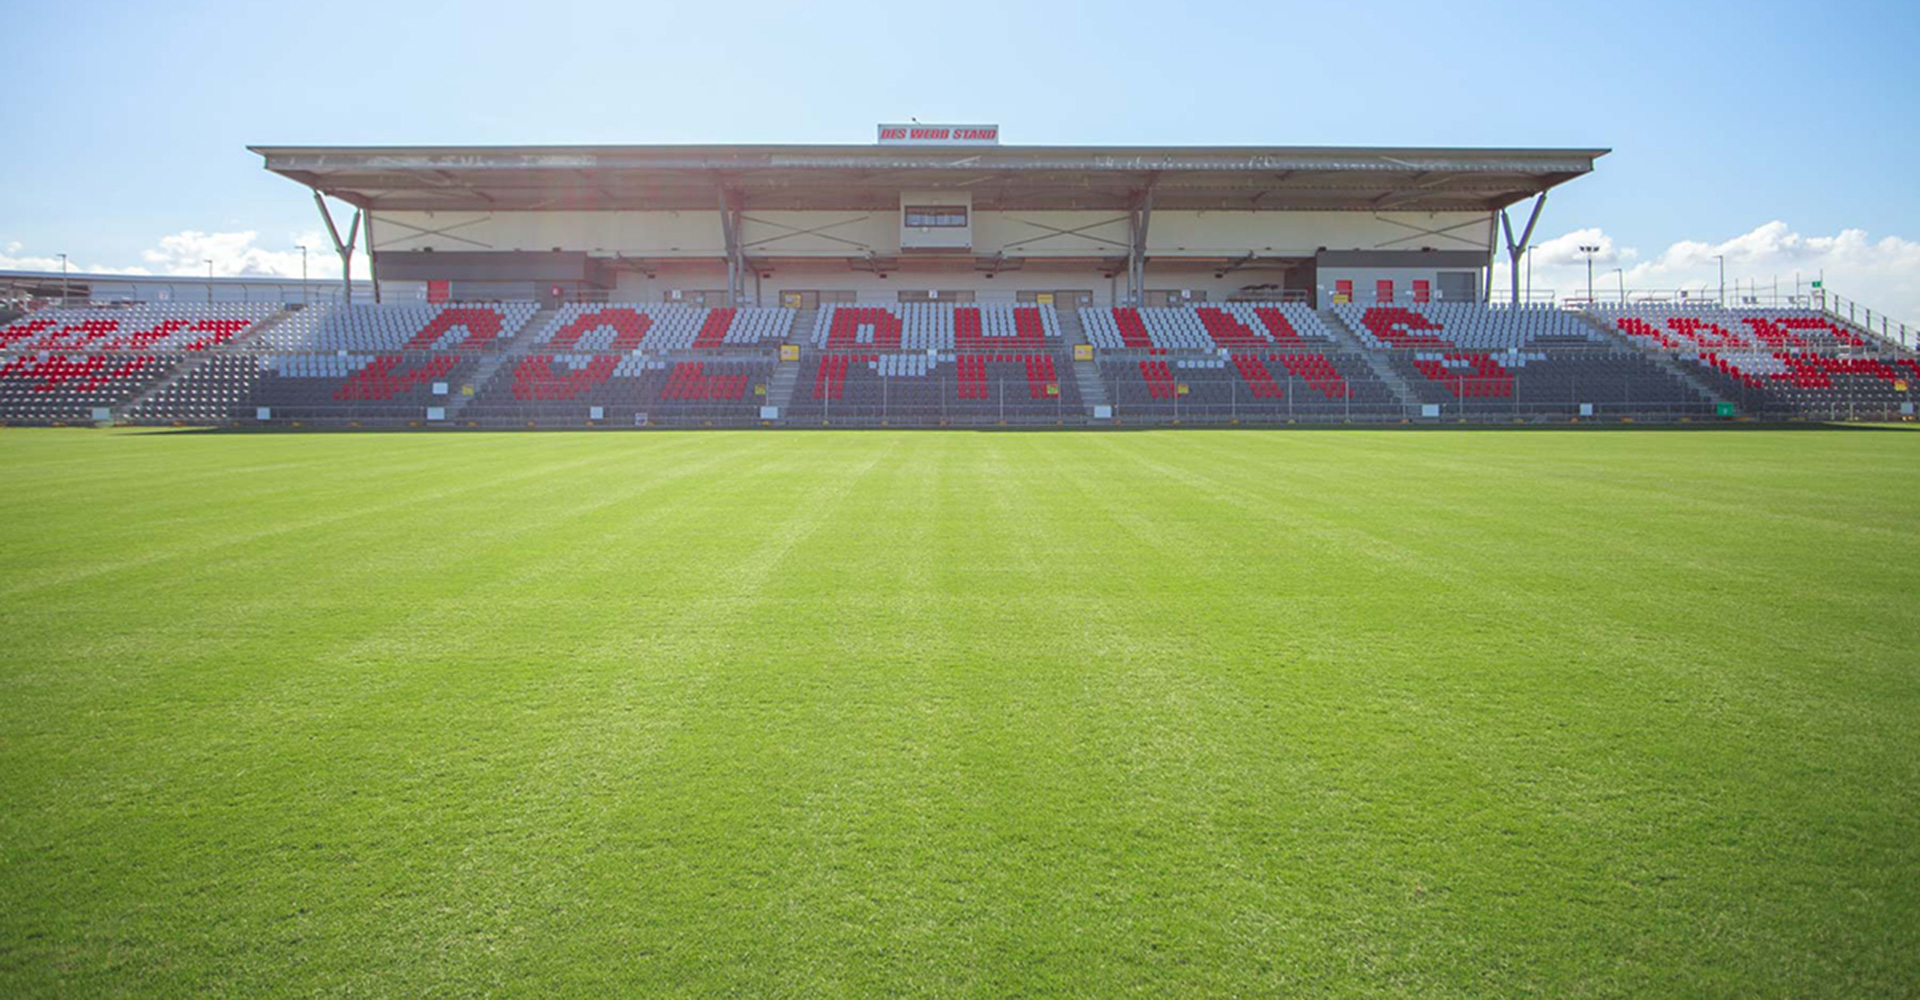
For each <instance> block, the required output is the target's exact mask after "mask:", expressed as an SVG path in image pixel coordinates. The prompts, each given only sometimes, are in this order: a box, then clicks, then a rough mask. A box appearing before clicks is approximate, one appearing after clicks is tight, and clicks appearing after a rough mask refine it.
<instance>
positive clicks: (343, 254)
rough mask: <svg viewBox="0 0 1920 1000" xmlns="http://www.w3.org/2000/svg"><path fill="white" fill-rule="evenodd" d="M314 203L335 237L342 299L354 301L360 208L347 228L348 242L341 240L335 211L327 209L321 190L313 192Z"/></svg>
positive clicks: (321, 218) (347, 301)
mask: <svg viewBox="0 0 1920 1000" xmlns="http://www.w3.org/2000/svg"><path fill="white" fill-rule="evenodd" d="M313 203H314V205H316V206H318V207H319V209H320V221H322V222H324V223H326V224H327V235H328V236H330V237H332V238H333V251H334V252H335V253H337V254H339V255H340V301H341V302H342V303H345V304H348V305H351V304H352V303H353V244H354V243H355V241H357V240H358V239H359V238H360V210H359V209H357V208H356V209H354V210H353V224H352V225H351V226H349V227H348V229H347V239H346V242H344V243H343V242H341V241H340V228H339V227H338V226H335V225H334V224H333V213H332V212H330V211H328V210H327V200H326V199H325V198H323V197H321V195H320V192H319V191H315V192H314V193H313Z"/></svg>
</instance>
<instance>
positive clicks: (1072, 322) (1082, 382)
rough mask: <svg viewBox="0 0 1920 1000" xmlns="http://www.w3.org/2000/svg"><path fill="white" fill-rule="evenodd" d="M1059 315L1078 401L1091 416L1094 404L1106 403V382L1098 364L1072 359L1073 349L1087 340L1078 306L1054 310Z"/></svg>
mask: <svg viewBox="0 0 1920 1000" xmlns="http://www.w3.org/2000/svg"><path fill="white" fill-rule="evenodd" d="M1056 314H1057V315H1058V316H1059V317H1060V338H1061V340H1063V341H1064V342H1065V343H1066V348H1067V355H1066V356H1067V364H1069V365H1071V366H1073V381H1074V383H1075V384H1076V385H1078V386H1079V388H1080V403H1081V405H1083V406H1085V407H1086V408H1087V414H1086V415H1087V417H1088V418H1089V419H1091V418H1092V416H1093V410H1094V407H1096V406H1106V405H1107V383H1106V380H1104V379H1102V378H1101V377H1100V365H1099V364H1098V363H1096V362H1092V361H1074V360H1072V358H1073V349H1074V348H1075V347H1077V346H1079V345H1081V344H1084V343H1086V342H1087V328H1086V327H1085V326H1083V325H1081V323H1080V310H1079V309H1078V308H1072V309H1060V310H1057V311H1056Z"/></svg>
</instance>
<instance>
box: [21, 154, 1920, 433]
mask: <svg viewBox="0 0 1920 1000" xmlns="http://www.w3.org/2000/svg"><path fill="white" fill-rule="evenodd" d="M936 131H938V130H936ZM944 134H945V135H946V136H947V137H948V138H947V139H945V140H926V139H920V138H916V136H917V135H918V131H909V130H904V129H891V130H890V129H889V128H886V127H883V128H882V129H881V133H880V138H881V141H879V142H877V143H876V144H874V145H870V146H826V145H823V146H630V147H523V148H498V147H487V148H481V147H423V148H411V147H409V148H360V147H344V148H343V147H259V148H256V149H255V150H254V151H255V152H256V153H258V154H259V155H260V156H261V157H262V158H263V160H264V164H265V167H266V169H268V170H270V171H272V172H274V173H276V174H279V175H281V176H284V177H286V178H288V179H290V180H293V181H295V182H296V183H298V184H300V185H303V186H305V187H307V188H309V189H311V195H312V197H313V199H314V201H315V204H316V205H317V206H318V209H319V212H320V214H321V217H322V219H323V221H324V223H325V225H326V227H327V230H328V232H329V233H331V235H332V239H333V241H334V247H333V249H334V250H335V251H336V252H337V253H338V254H339V256H340V258H341V260H342V263H343V268H342V270H343V272H344V274H343V277H342V279H341V281H340V282H337V283H325V284H322V283H317V282H307V281H285V280H279V279H211V278H209V279H207V280H205V281H195V280H192V279H184V278H147V277H130V276H124V275H74V276H64V275H63V276H60V281H59V283H58V286H57V292H56V289H55V284H54V280H53V279H54V276H52V275H45V274H32V273H24V272H9V273H6V274H0V287H3V288H5V289H7V294H8V302H9V303H12V304H13V305H14V306H15V309H14V314H13V315H11V316H9V317H6V318H7V319H8V322H7V323H6V324H5V326H4V327H0V422H5V423H16V424H19V423H27V424H31V423H132V424H159V425H172V424H186V425H295V424H297V425H302V426H307V425H312V426H327V425H355V426H421V427H428V426H441V427H524V426H534V427H582V426H604V427H635V426H672V427H708V426H713V427H720V426H737V427H751V426H784V427H808V426H882V425H884V426H1075V427H1080V426H1093V427H1100V426H1141V425H1161V424H1242V425H1262V424H1265V425H1272V424H1280V425H1284V424H1294V423H1396V424H1397V423H1409V422H1412V423H1418V422H1456V421H1487V422H1514V421H1518V422H1569V421H1623V420H1634V421H1655V422H1657V421H1697V420H1728V419H1764V420H1780V419H1785V420H1792V419H1821V420H1828V419H1874V420H1885V419H1892V420H1901V419H1912V416H1913V412H1914V411H1913V397H1912V394H1911V388H1910V387H1911V386H1913V385H1914V384H1915V382H1916V381H1917V380H1920V360H1916V356H1915V354H1914V353H1913V351H1912V349H1911V339H1912V338H1911V335H1910V331H1908V330H1907V328H1905V327H1904V326H1899V327H1895V326H1893V325H1892V324H1890V323H1889V322H1888V321H1887V320H1886V319H1885V318H1884V316H1882V317H1880V318H1879V320H1878V322H1877V323H1876V321H1875V316H1874V314H1872V313H1870V312H1869V313H1866V314H1864V315H1862V314H1861V312H1860V311H1859V310H1858V308H1857V307H1854V306H1852V305H1850V304H1845V303H1843V302H1842V300H1838V299H1832V298H1829V297H1828V296H1827V295H1826V293H1825V292H1824V291H1816V292H1814V293H1813V294H1811V295H1799V294H1796V295H1795V296H1793V297H1791V298H1789V299H1786V300H1784V301H1773V302H1768V303H1765V304H1755V303H1747V302H1743V303H1740V304H1732V303H1728V302H1725V301H1719V300H1712V299H1707V300H1702V299H1697V298H1696V299H1685V298H1677V297H1668V298H1659V299H1657V300H1641V301H1636V300H1634V298H1633V297H1631V296H1629V295H1627V294H1626V293H1625V292H1624V291H1623V293H1622V295H1621V299H1620V301H1618V302H1612V303H1601V302H1598V301H1594V300H1593V299H1592V297H1591V296H1589V297H1585V298H1572V299H1558V300H1555V299H1551V298H1543V299H1537V300H1536V299H1534V298H1532V297H1529V296H1523V295H1522V294H1521V292H1520V289H1519V287H1518V285H1517V278H1516V283H1515V284H1513V285H1512V286H1511V287H1509V288H1507V289H1504V290H1503V289H1495V288H1493V287H1491V282H1490V278H1491V276H1492V273H1493V263H1494V261H1495V260H1496V258H1497V257H1498V256H1499V255H1501V254H1503V253H1504V254H1505V255H1506V256H1507V257H1508V259H1509V260H1512V261H1518V260H1520V259H1521V258H1522V256H1523V255H1524V254H1525V252H1526V250H1527V247H1528V245H1529V243H1530V241H1531V239H1532V234H1533V232H1534V229H1535V226H1536V224H1537V223H1538V221H1539V219H1540V217H1541V214H1542V211H1543V209H1544V206H1545V203H1546V200H1547V195H1548V192H1549V191H1551V190H1552V189H1553V188H1555V187H1556V186H1558V185H1560V184H1564V183H1567V182H1569V181H1572V180H1575V179H1577V178H1580V177H1582V176H1584V175H1586V174H1588V173H1590V172H1592V170H1593V169H1594V166H1595V163H1596V161H1597V160H1599V159H1600V158H1601V157H1602V156H1604V155H1605V153H1606V151H1605V150H1601V149H1577V150H1574V149H1377V148H1338V149H1336V148H1260V149H1250V148H1210V147H1151V148H1146V147H1111V148H1093V147H1039V146H1001V145H999V144H998V143H997V134H998V133H997V129H993V128H992V127H987V126H980V127H969V128H954V129H951V130H945V132H944ZM328 199H332V201H333V202H334V203H335V204H344V205H346V206H348V207H349V208H350V209H351V211H352V217H351V218H350V219H338V218H336V217H335V213H334V211H333V208H332V207H330V205H329V202H328ZM343 222H344V225H343V224H342V223H343ZM362 240H364V249H365V251H366V253H364V254H356V250H358V249H360V247H359V242H360V241H362ZM360 256H364V257H365V259H367V260H368V261H370V268H369V270H370V272H371V273H369V274H368V275H366V276H365V278H364V279H362V280H360V281H357V282H356V281H355V279H354V275H353V271H352V264H353V262H354V260H355V259H356V258H357V257H360ZM1514 274H1515V275H1517V269H1514Z"/></svg>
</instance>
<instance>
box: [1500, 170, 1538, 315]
mask: <svg viewBox="0 0 1920 1000" xmlns="http://www.w3.org/2000/svg"><path fill="white" fill-rule="evenodd" d="M1546 204H1547V193H1546V192H1545V191H1542V192H1540V196H1539V197H1538V198H1535V199H1534V200H1533V212H1532V213H1531V214H1529V215H1528V216H1527V226H1526V228H1525V229H1523V230H1521V231H1520V241H1519V242H1518V243H1516V242H1514V239H1513V220H1512V219H1510V218H1508V217H1507V210H1506V209H1504V208H1503V209H1501V210H1500V226H1501V228H1502V229H1503V230H1505V232H1506V237H1507V260H1508V262H1509V266H1508V270H1507V277H1508V278H1509V279H1511V283H1512V285H1513V301H1514V302H1515V303H1518V302H1519V301H1520V258H1522V257H1524V256H1526V254H1527V246H1528V245H1529V244H1531V243H1532V242H1533V227H1534V226H1536V225H1538V224H1539V222H1540V209H1542V208H1544V207H1545V206H1546Z"/></svg>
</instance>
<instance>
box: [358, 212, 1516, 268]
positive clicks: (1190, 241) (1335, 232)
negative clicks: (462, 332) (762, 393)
mask: <svg viewBox="0 0 1920 1000" xmlns="http://www.w3.org/2000/svg"><path fill="white" fill-rule="evenodd" d="M947 200H948V201H951V200H952V199H951V198H948V199H947ZM900 226H901V219H900V216H899V214H898V213H897V212H779V211H754V210H750V211H748V212H746V213H744V215H743V217H742V220H741V241H742V243H743V244H744V245H745V247H746V250H747V254H748V256H751V257H849V256H865V255H868V254H873V255H878V256H892V255H897V254H899V253H900V251H901V245H900V244H901V229H900ZM971 230H972V234H971V238H972V243H973V251H974V253H976V254H980V255H991V254H995V253H1005V254H1007V255H1009V256H1016V257H1028V258H1033V257H1087V256H1119V255H1123V254H1124V253H1125V252H1126V246H1127V221H1126V215H1125V214H1124V213H1121V212H986V211H981V212H975V213H973V225H972V226H971ZM374 233H375V236H376V238H377V242H376V245H375V249H377V250H383V251H402V250H419V249H424V248H432V249H434V250H437V251H452V250H492V251H500V250H523V251H524V250H534V251H550V250H552V249H553V248H555V247H558V248H560V249H562V250H570V251H585V252H587V253H590V254H594V255H596V256H608V257H613V256H626V257H648V258H658V257H719V256H721V255H722V253H723V249H722V248H723V245H724V243H723V240H722V237H721V234H720V213H719V211H718V210H717V209H716V210H715V211H711V212H493V213H485V212H382V213H380V215H379V217H378V219H377V224H376V226H375V227H374ZM1147 235H1148V242H1147V251H1148V253H1149V254H1151V255H1154V256H1158V257H1183V256H1184V257H1208V256H1211V257H1234V256H1239V255H1242V254H1245V253H1248V252H1253V253H1256V254H1262V255H1274V256H1312V255H1313V254H1314V253H1315V252H1317V251H1319V250H1320V249H1322V248H1325V249H1329V250H1418V249H1421V248H1432V249H1435V250H1473V251H1477V252H1478V253H1480V254H1482V255H1484V254H1486V253H1487V252H1488V251H1489V249H1490V248H1491V244H1490V243H1489V240H1490V238H1491V235H1492V229H1491V227H1490V226H1489V225H1488V216H1487V214H1486V213H1484V212H1444V213H1429V212H1377V213H1369V212H1166V211H1162V212H1155V213H1154V214H1153V221H1152V224H1151V226H1150V227H1149V229H1148V232H1147Z"/></svg>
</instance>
